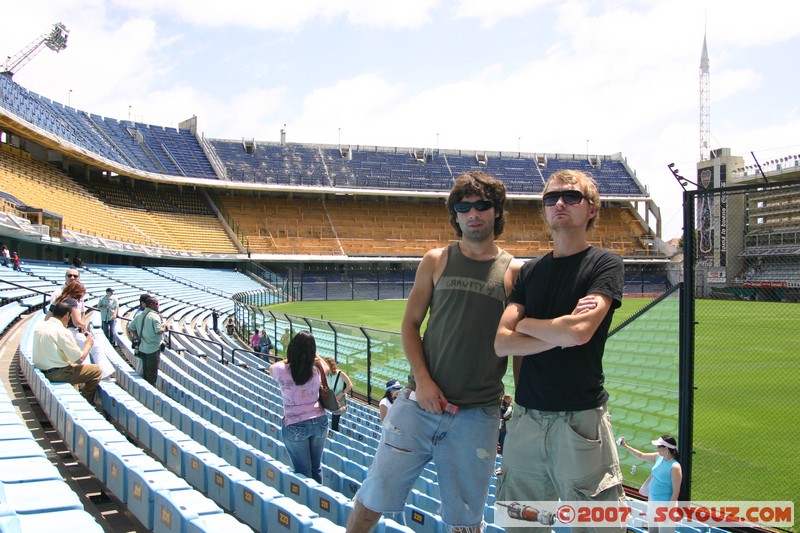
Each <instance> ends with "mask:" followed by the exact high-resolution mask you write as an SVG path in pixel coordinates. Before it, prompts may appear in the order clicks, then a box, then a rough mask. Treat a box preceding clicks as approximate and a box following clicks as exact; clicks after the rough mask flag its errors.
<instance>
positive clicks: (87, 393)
mask: <svg viewBox="0 0 800 533" xmlns="http://www.w3.org/2000/svg"><path fill="white" fill-rule="evenodd" d="M72 308H73V305H72V304H71V303H69V302H67V301H61V302H58V303H57V304H55V305H54V306H52V308H51V314H52V316H50V317H49V318H46V319H45V320H44V321H43V322H42V323H40V324H38V325H37V326H36V328H35V329H34V331H33V365H34V366H35V367H36V368H38V369H39V370H41V371H42V372H43V373H44V375H45V377H46V378H47V379H49V380H50V381H53V382H56V381H65V382H67V383H72V384H73V385H79V384H83V389H82V390H81V394H82V395H83V397H84V398H86V400H87V401H88V402H89V403H91V404H94V395H95V391H96V390H97V385H98V384H99V383H100V376H101V375H102V373H103V371H102V370H101V369H100V367H99V366H97V365H93V364H83V362H84V361H85V360H86V357H87V356H88V355H89V350H91V349H92V345H93V344H94V338H93V337H92V335H91V334H89V335H88V336H87V337H86V343H85V344H84V346H83V350H81V349H80V348H78V344H77V343H76V342H75V339H74V338H73V336H72V333H70V331H69V330H68V329H67V323H69V317H70V311H72Z"/></svg>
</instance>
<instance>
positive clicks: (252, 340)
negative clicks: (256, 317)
mask: <svg viewBox="0 0 800 533" xmlns="http://www.w3.org/2000/svg"><path fill="white" fill-rule="evenodd" d="M258 336H259V335H258V330H256V332H255V333H253V336H252V337H250V346H251V347H252V348H253V351H254V352H257V351H258Z"/></svg>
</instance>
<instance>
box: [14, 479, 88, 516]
mask: <svg viewBox="0 0 800 533" xmlns="http://www.w3.org/2000/svg"><path fill="white" fill-rule="evenodd" d="M43 495H47V497H46V498H43V497H42V496H43ZM0 502H4V503H7V504H8V505H9V506H10V507H11V508H12V509H14V511H15V512H16V513H17V514H18V515H23V514H36V513H44V512H52V511H64V510H69V509H78V510H83V504H82V503H81V500H80V498H79V497H78V495H77V494H75V491H73V490H72V489H71V488H70V486H69V485H67V484H66V483H65V482H64V481H62V480H60V479H50V480H45V481H31V482H29V483H2V482H0Z"/></svg>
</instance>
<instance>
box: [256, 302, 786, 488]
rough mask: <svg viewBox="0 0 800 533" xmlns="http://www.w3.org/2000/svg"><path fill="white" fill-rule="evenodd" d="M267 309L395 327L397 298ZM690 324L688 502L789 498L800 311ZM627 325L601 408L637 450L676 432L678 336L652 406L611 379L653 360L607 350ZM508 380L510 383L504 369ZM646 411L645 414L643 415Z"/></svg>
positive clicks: (749, 308) (624, 310)
mask: <svg viewBox="0 0 800 533" xmlns="http://www.w3.org/2000/svg"><path fill="white" fill-rule="evenodd" d="M647 303H649V300H642V299H625V300H624V301H623V305H622V307H621V308H620V309H618V310H617V311H616V313H615V315H614V322H613V325H612V329H613V328H614V327H616V326H617V325H618V324H620V323H622V322H623V321H624V320H625V319H627V318H628V317H630V316H631V315H633V314H634V313H635V312H637V311H638V310H640V309H641V308H643V307H644V306H645V305H646V304H647ZM270 309H272V310H276V311H280V312H283V313H289V314H295V315H300V316H308V317H313V318H320V317H322V318H323V319H325V320H331V321H335V322H342V323H349V324H359V325H363V326H366V327H370V328H377V329H382V330H387V331H399V329H400V322H401V319H402V314H403V311H404V310H405V301H402V300H387V301H331V302H298V303H291V304H281V305H277V306H272V307H270ZM672 309H673V310H672V311H670V312H669V313H668V315H669V316H668V318H669V319H670V321H671V322H672V324H671V326H670V328H671V330H674V331H677V321H678V316H677V306H676V305H673V307H672ZM662 320H663V317H662ZM696 321H697V326H696V332H695V337H696V338H695V372H694V380H695V387H696V390H695V402H694V448H695V449H694V454H693V476H692V487H693V488H692V495H693V499H695V500H697V499H704V500H716V501H721V500H795V499H796V498H797V497H798V495H800V467H799V466H798V464H797V461H796V460H795V458H794V452H795V449H796V442H795V440H796V436H797V435H799V434H800V395H798V394H797V377H798V376H800V357H797V350H796V343H797V340H798V328H800V305H797V304H787V303H768V302H741V301H720V300H697V301H696ZM635 324H636V322H634V323H633V325H635ZM633 325H632V326H633ZM628 329H630V330H635V329H636V328H635V327H630V328H627V327H626V328H625V329H624V330H622V331H621V332H620V334H619V337H618V338H617V339H615V337H617V336H612V337H611V338H610V339H609V346H608V348H607V351H606V359H607V364H606V366H607V369H606V374H607V379H608V384H607V386H608V389H609V391H611V393H612V398H611V400H610V404H609V405H610V410H611V412H612V416H614V417H615V421H614V425H615V428H616V430H617V431H618V432H620V433H623V434H625V436H626V437H629V436H632V437H635V438H636V439H637V442H632V443H633V444H634V445H635V446H637V447H639V448H640V449H645V448H646V447H647V446H648V444H649V443H648V440H649V439H650V438H655V437H656V436H658V434H659V431H658V430H659V428H664V429H663V432H669V431H675V430H674V429H671V428H670V427H664V426H665V425H666V426H670V425H672V424H669V423H668V422H665V421H669V420H674V427H675V428H677V375H678V365H677V362H678V361H677V339H676V338H675V336H674V335H672V336H671V337H669V336H668V337H667V338H668V339H675V341H674V346H672V347H671V348H668V349H667V350H666V353H668V354H670V350H671V351H672V353H673V354H674V355H669V356H668V357H664V356H663V355H662V357H661V360H662V363H663V361H664V360H666V361H667V363H668V365H669V368H666V369H663V370H659V369H657V368H653V370H652V372H651V376H650V377H649V378H648V379H650V378H651V377H652V376H653V375H655V376H659V377H658V378H657V379H658V380H660V381H661V383H660V384H656V385H654V386H653V388H659V387H660V388H661V389H662V390H663V391H664V392H665V393H666V396H664V398H665V399H664V400H663V401H662V403H661V404H658V403H654V401H653V400H652V399H651V400H650V401H649V402H642V398H645V397H647V394H645V393H641V392H637V391H641V390H642V387H641V385H640V384H637V385H638V386H632V385H631V383H630V378H626V377H625V376H622V375H620V373H619V370H618V369H619V368H623V367H622V366H620V365H621V364H624V362H625V361H626V360H627V361H629V362H633V361H634V360H646V358H648V357H651V358H652V357H654V356H652V355H648V354H647V353H645V350H644V349H643V348H642V345H641V344H640V345H639V347H638V348H637V347H636V346H633V348H632V350H633V354H631V353H630V352H628V353H624V351H620V352H619V353H617V348H616V347H615V348H614V350H613V353H612V346H617V345H619V344H623V343H624V342H629V341H622V340H620V339H625V335H623V334H622V332H623V331H625V330H628ZM639 329H640V330H641V329H642V327H641V326H639ZM654 342H655V343H657V342H658V341H654ZM615 343H616V344H615ZM662 343H663V341H662ZM669 344H673V341H670V343H669ZM626 357H627V359H625V358H626ZM670 358H671V359H670ZM628 366H632V365H628ZM508 374H509V376H507V377H510V371H509V373H508ZM626 380H628V381H626ZM506 381H508V380H506ZM667 391H668V392H667ZM636 403H640V404H642V409H644V410H648V409H649V410H650V412H649V413H646V414H645V415H644V416H641V413H637V412H636V409H635V408H632V407H631V404H636ZM615 411H616V413H618V414H615ZM654 411H661V412H654ZM648 414H649V415H652V416H651V417H650V418H649V419H648V416H647V415H648ZM628 416H629V417H630V418H629V419H627V420H626V417H628ZM654 417H660V419H656V418H654ZM648 420H649V421H648ZM632 424H639V426H638V428H635V427H633V425H632ZM656 426H658V427H656ZM651 434H652V437H649V435H651ZM621 461H622V463H623V472H624V474H625V475H626V481H628V482H632V483H633V484H634V486H637V485H638V484H640V483H641V482H642V481H643V480H644V477H646V472H647V469H645V468H638V469H637V472H636V474H635V475H633V474H631V473H630V472H629V470H630V466H631V465H632V464H634V462H633V461H631V458H630V456H629V454H621ZM795 503H796V504H798V503H799V502H797V501H795Z"/></svg>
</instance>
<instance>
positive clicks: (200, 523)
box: [186, 513, 253, 533]
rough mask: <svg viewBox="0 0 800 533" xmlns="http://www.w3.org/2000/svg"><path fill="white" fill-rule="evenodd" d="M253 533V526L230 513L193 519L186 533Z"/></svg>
mask: <svg viewBox="0 0 800 533" xmlns="http://www.w3.org/2000/svg"><path fill="white" fill-rule="evenodd" d="M220 531H224V532H225V533H252V531H253V530H252V528H250V527H248V526H246V525H245V524H242V523H241V522H239V521H238V520H236V519H235V518H234V517H233V516H231V515H229V514H224V513H223V514H208V515H203V516H198V517H197V518H195V519H193V520H191V521H190V522H189V524H188V527H187V529H186V533H218V532H220Z"/></svg>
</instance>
